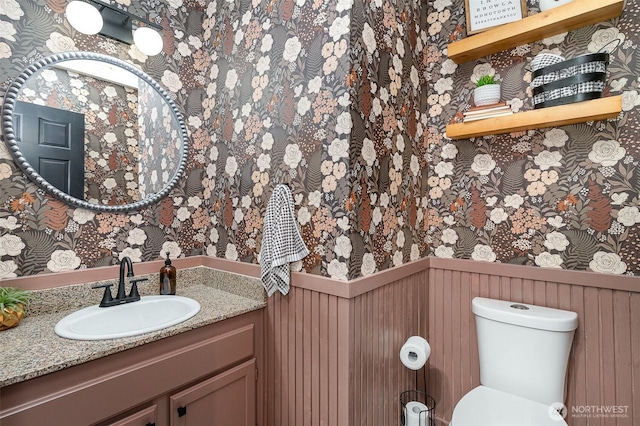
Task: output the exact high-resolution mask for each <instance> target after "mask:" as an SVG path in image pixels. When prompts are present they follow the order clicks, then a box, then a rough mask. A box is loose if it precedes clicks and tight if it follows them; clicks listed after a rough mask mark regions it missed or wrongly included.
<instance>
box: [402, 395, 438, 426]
mask: <svg viewBox="0 0 640 426" xmlns="http://www.w3.org/2000/svg"><path fill="white" fill-rule="evenodd" d="M435 410H436V401H435V399H433V398H432V397H431V396H429V395H428V394H427V393H426V392H423V391H419V390H414V389H412V390H406V391H404V392H402V393H401V394H400V426H435V424H436V423H435V422H436V420H435V417H436V416H435Z"/></svg>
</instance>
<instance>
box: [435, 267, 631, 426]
mask: <svg viewBox="0 0 640 426" xmlns="http://www.w3.org/2000/svg"><path fill="white" fill-rule="evenodd" d="M428 282H429V284H428V286H429V290H428V294H429V300H428V306H429V307H428V312H429V319H428V323H429V332H428V336H429V338H428V339H429V341H430V342H431V348H432V352H431V358H430V359H429V392H430V393H431V394H432V395H433V397H434V398H435V399H436V401H437V402H438V406H437V408H438V413H437V414H438V416H439V417H440V418H442V419H444V420H447V421H448V420H450V419H451V413H452V411H453V408H454V406H455V404H456V402H457V401H458V400H459V399H460V398H461V397H462V396H463V395H464V394H465V393H466V392H468V391H469V390H471V389H473V388H474V387H476V386H478V385H479V384H480V383H479V369H478V352H477V346H476V333H475V319H474V317H473V314H472V313H471V299H473V298H474V297H476V296H481V297H490V298H495V299H504V300H511V301H514V302H523V303H532V304H536V305H543V306H548V307H552V308H558V309H566V310H571V311H575V312H577V314H578V320H579V325H578V329H577V330H576V334H575V338H574V342H573V348H572V351H571V357H570V360H569V375H568V380H567V398H566V401H565V404H566V405H567V408H568V416H567V422H568V424H569V425H570V426H582V425H589V426H592V425H616V426H633V425H638V424H640V293H639V292H638V290H637V289H638V278H634V277H621V276H613V275H602V274H594V273H587V272H576V271H562V270H550V269H542V270H541V269H534V268H526V267H517V266H511V265H496V264H485V263H482V262H470V261H463V260H444V259H431V262H430V266H429V280H428ZM613 406H617V407H622V408H621V410H622V411H624V412H623V413H620V414H621V415H620V417H616V418H614V417H611V416H610V417H602V416H597V415H595V414H591V415H588V414H587V413H584V411H585V410H589V408H587V407H602V409H607V407H613ZM634 408H635V410H634ZM591 410H593V408H591ZM574 411H575V412H574Z"/></svg>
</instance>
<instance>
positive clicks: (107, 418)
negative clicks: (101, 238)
mask: <svg viewBox="0 0 640 426" xmlns="http://www.w3.org/2000/svg"><path fill="white" fill-rule="evenodd" d="M263 312H264V309H259V310H256V311H253V312H249V313H246V314H243V315H239V316H237V317H234V318H230V319H226V320H224V321H220V322H216V323H213V324H210V325H207V326H204V327H200V328H197V329H194V330H190V331H186V332H184V333H181V334H178V335H175V336H172V337H168V338H165V339H162V340H158V341H155V342H151V343H147V344H144V345H142V346H138V347H135V348H132V349H128V350H125V351H123V352H119V353H116V354H113V355H109V356H106V357H104V358H100V359H97V360H94V361H90V362H87V363H84V364H80V365H76V366H73V367H69V368H67V369H64V370H61V371H57V372H55V373H51V374H48V375H45V376H41V377H37V378H34V379H31V380H27V381H24V382H20V383H16V384H13V385H9V386H6V387H4V388H2V389H1V390H0V392H1V394H0V424H2V426H14V425H15V426H18V425H19V426H24V425H41V424H42V425H44V424H47V425H51V426H57V425H60V426H69V425H100V426H102V425H119V426H125V425H127V426H133V425H135V426H149V425H155V426H177V425H204V424H207V425H215V424H220V425H230V424H233V425H237V426H244V425H247V426H248V425H251V426H253V425H256V424H262V421H261V419H262V410H263V408H262V399H261V397H260V395H262V394H263V393H264V392H262V388H263V387H264V385H263V379H262V377H261V374H259V372H260V371H261V370H262V368H263V364H262V362H263V361H262V359H263V356H262V347H263V346H262V335H263V333H262V327H263V320H262V316H263ZM86 344H89V345H90V344H91V342H86Z"/></svg>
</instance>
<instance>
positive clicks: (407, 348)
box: [400, 336, 431, 370]
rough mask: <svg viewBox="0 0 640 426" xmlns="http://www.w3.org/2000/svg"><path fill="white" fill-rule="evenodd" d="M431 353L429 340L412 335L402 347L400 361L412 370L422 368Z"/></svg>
mask: <svg viewBox="0 0 640 426" xmlns="http://www.w3.org/2000/svg"><path fill="white" fill-rule="evenodd" d="M429 355H431V347H430V346H429V342H427V341H426V340H425V339H424V338H422V337H420V336H411V337H409V338H408V339H407V341H406V342H405V344H404V345H402V348H400V361H402V363H403V364H404V366H405V367H407V368H410V369H411V370H419V369H421V368H422V367H423V366H424V365H425V364H426V362H427V360H428V359H429Z"/></svg>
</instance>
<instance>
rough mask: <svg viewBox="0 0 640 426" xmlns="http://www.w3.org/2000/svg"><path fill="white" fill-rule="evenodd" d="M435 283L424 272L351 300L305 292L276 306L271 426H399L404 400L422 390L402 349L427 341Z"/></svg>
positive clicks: (271, 307) (270, 353) (269, 366)
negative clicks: (431, 286) (403, 396)
mask: <svg viewBox="0 0 640 426" xmlns="http://www.w3.org/2000/svg"><path fill="white" fill-rule="evenodd" d="M427 280H428V272H427V271H426V269H423V270H422V271H419V272H418V273H415V274H412V275H409V276H404V277H401V278H399V279H397V280H392V281H391V282H390V283H389V284H386V285H381V286H377V287H376V288H374V289H372V290H370V291H365V292H363V293H361V294H357V295H355V296H354V297H350V298H346V297H341V296H337V295H335V294H327V293H323V292H321V291H316V290H312V289H308V288H303V287H297V286H292V287H291V289H290V291H289V294H288V295H286V296H283V295H281V294H280V293H276V294H275V295H274V296H272V297H271V298H269V300H268V302H267V303H268V304H267V325H266V337H265V347H266V351H265V353H266V375H267V376H266V383H267V395H266V398H265V399H266V404H265V407H266V411H267V413H266V424H267V425H270V426H287V425H290V426H302V425H304V426H315V425H330V426H334V425H337V426H350V425H364V424H370V425H395V424H398V423H399V418H400V402H399V401H400V400H399V398H400V393H401V392H402V391H404V390H409V389H415V388H416V374H415V372H414V371H412V370H409V369H407V368H406V367H404V366H403V365H402V363H401V361H400V357H399V353H400V348H401V347H402V345H403V344H404V342H405V341H406V340H407V338H409V337H410V336H412V335H420V336H423V337H426V336H427V331H428V327H427V324H428V318H427V299H428V297H427V296H428V293H427V292H428V287H427ZM423 373H424V370H421V371H420V374H419V376H420V382H419V384H418V386H419V387H420V389H422V390H424V389H425V381H424V379H422V375H423Z"/></svg>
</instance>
